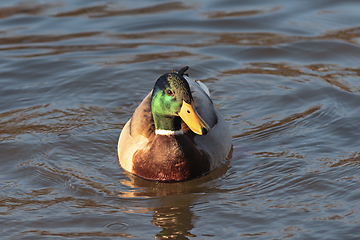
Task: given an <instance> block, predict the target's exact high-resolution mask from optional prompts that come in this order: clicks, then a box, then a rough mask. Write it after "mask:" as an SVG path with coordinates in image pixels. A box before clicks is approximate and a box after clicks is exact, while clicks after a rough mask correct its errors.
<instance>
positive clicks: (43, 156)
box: [0, 0, 360, 239]
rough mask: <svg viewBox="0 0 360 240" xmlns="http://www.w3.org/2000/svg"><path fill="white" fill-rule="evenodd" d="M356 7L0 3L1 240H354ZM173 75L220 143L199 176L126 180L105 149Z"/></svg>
mask: <svg viewBox="0 0 360 240" xmlns="http://www.w3.org/2000/svg"><path fill="white" fill-rule="evenodd" d="M359 11H360V4H359V3H358V1H351V0H346V1H334V0H332V1H331V0H319V1H308V0H306V1H284V0H274V1H264V0H263V1H261V0H260V1H241V2H239V1H235V0H228V1H215V0H211V1H205V0H196V1H148V0H144V1H100V0H93V1H85V0H75V1H70V0H59V1H41V0H35V1H29V2H24V1H17V0H16V1H3V2H2V3H0V68H1V75H0V96H1V101H0V166H1V169H2V171H1V175H0V189H1V191H0V215H1V218H0V236H1V239H79V238H81V239H119V238H135V239H153V238H158V239H358V236H359V234H360V230H359V224H360V212H359V209H360V202H359V200H358V199H359V198H360V190H359V183H360V182H359V177H360V151H359V145H360V136H359V135H360V111H359V103H360V84H359V79H360V76H359V75H360V68H359V66H360V60H359V56H360V42H359V41H360V15H359ZM185 65H189V66H190V70H189V74H190V77H192V78H196V79H199V80H202V81H203V82H204V83H205V84H206V85H207V86H208V87H209V89H210V92H211V94H212V99H213V101H214V104H215V106H216V108H217V109H218V111H219V112H220V113H221V114H222V115H223V116H224V117H225V119H226V121H227V122H228V124H229V126H230V128H231V132H232V136H233V151H232V154H231V156H230V157H229V159H227V160H226V161H225V162H224V164H223V165H222V166H221V167H220V168H219V169H218V170H216V171H214V172H213V173H211V174H209V175H207V176H205V177H202V178H199V179H196V180H192V181H189V182H184V183H174V184H164V183H156V182H149V181H145V180H141V179H139V178H136V177H131V176H127V175H126V174H125V173H124V172H123V170H122V169H121V167H120V166H119V164H118V160H117V152H116V147H117V140H118V137H119V134H120V132H121V129H122V127H123V126H124V124H125V123H126V122H127V120H128V119H129V118H130V117H131V115H132V113H133V111H134V109H135V108H136V107H137V105H138V104H139V103H140V102H141V100H142V99H143V98H144V97H145V96H146V95H147V93H148V92H149V91H150V90H151V88H152V87H153V84H154V82H155V80H156V79H157V78H158V77H159V76H160V75H161V74H163V73H165V72H168V71H171V70H172V69H179V68H181V67H182V66H185Z"/></svg>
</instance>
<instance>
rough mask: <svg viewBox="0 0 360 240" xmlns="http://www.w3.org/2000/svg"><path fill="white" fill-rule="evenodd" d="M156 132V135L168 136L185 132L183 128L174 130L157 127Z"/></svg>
mask: <svg viewBox="0 0 360 240" xmlns="http://www.w3.org/2000/svg"><path fill="white" fill-rule="evenodd" d="M155 134H156V135H166V136H173V135H182V134H184V132H183V130H182V129H180V130H176V131H172V130H163V129H155Z"/></svg>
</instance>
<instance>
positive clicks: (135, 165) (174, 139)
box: [118, 67, 232, 182]
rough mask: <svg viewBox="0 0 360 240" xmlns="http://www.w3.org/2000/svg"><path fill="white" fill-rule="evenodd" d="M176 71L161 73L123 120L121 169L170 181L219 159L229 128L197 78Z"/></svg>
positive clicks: (228, 143)
mask: <svg viewBox="0 0 360 240" xmlns="http://www.w3.org/2000/svg"><path fill="white" fill-rule="evenodd" d="M186 70H187V67H185V68H183V69H181V70H180V71H179V72H178V73H167V74H164V75H162V76H161V77H160V78H159V79H158V80H157V82H156V83H155V86H154V89H153V91H151V92H150V93H149V94H148V95H147V96H146V97H145V98H144V100H143V101H142V102H141V103H140V105H139V106H138V107H137V109H136V110H135V112H134V114H133V116H132V117H131V119H130V120H129V121H128V122H127V123H126V124H125V126H124V128H123V130H122V132H121V134H120V138H119V142H118V156H119V162H120V165H121V166H122V168H123V169H124V170H126V171H127V172H130V173H132V174H134V175H137V176H139V177H141V178H144V179H148V180H155V181H164V182H175V181H185V180H190V179H194V178H198V177H201V176H203V175H205V174H207V173H209V172H211V171H213V170H214V169H216V168H217V167H219V166H220V165H221V163H222V162H223V161H224V160H225V159H226V157H227V156H228V154H229V152H230V150H231V146H232V144H231V133H230V129H229V127H228V125H227V124H226V122H225V120H224V119H223V117H222V116H221V115H220V114H219V113H218V112H217V111H216V110H215V109H214V106H213V103H212V101H211V99H210V97H209V95H208V93H209V92H208V90H207V89H206V87H205V88H204V85H203V84H202V83H199V82H197V81H193V80H191V79H190V78H188V77H187V76H185V75H184V72H185V71H186Z"/></svg>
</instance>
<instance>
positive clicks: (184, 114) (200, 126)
mask: <svg viewBox="0 0 360 240" xmlns="http://www.w3.org/2000/svg"><path fill="white" fill-rule="evenodd" d="M179 115H180V117H181V119H182V120H183V121H184V122H185V123H186V125H187V126H188V127H189V128H190V129H191V131H193V132H194V133H196V134H198V135H205V134H207V133H208V132H209V131H210V127H209V125H207V123H206V122H205V121H204V120H203V119H202V118H201V117H200V115H199V114H198V113H197V112H196V110H195V107H194V104H193V103H191V104H188V103H186V102H185V101H183V104H182V107H181V109H180V112H179Z"/></svg>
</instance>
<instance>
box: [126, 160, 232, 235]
mask: <svg viewBox="0 0 360 240" xmlns="http://www.w3.org/2000/svg"><path fill="white" fill-rule="evenodd" d="M228 159H230V158H228ZM228 169H229V161H226V162H225V163H224V164H223V165H222V166H221V167H220V168H219V169H217V170H216V171H214V172H212V173H210V174H208V175H206V176H204V177H202V178H199V179H195V180H191V181H187V182H179V183H161V182H152V181H148V180H144V179H141V178H138V177H136V176H133V175H131V174H128V178H129V179H126V180H123V181H122V182H121V183H122V184H124V185H126V186H128V187H130V188H131V189H130V191H128V192H123V193H121V194H119V196H120V197H125V198H138V197H146V198H152V199H156V201H149V203H148V204H147V206H146V208H147V209H148V210H149V211H151V212H153V220H152V221H151V223H152V224H154V225H155V226H158V227H160V228H161V231H160V232H159V233H158V234H156V236H155V237H156V238H158V239H189V237H196V236H195V235H194V234H192V233H191V230H192V229H193V228H194V221H195V219H196V216H195V215H194V212H193V211H194V210H193V206H194V204H196V202H197V201H198V198H199V197H200V196H201V195H200V194H199V193H209V192H217V191H218V189H217V188H216V186H217V184H216V183H217V180H218V179H221V176H223V175H225V173H226V172H227V170H228ZM150 202H151V203H150ZM152 205H153V206H152Z"/></svg>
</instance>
